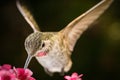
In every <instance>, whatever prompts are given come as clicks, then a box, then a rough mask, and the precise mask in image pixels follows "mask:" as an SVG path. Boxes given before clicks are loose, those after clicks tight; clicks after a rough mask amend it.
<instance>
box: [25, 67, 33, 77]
mask: <svg viewBox="0 0 120 80" xmlns="http://www.w3.org/2000/svg"><path fill="white" fill-rule="evenodd" d="M25 74H26V75H27V76H32V74H33V73H32V71H31V70H29V69H25Z"/></svg>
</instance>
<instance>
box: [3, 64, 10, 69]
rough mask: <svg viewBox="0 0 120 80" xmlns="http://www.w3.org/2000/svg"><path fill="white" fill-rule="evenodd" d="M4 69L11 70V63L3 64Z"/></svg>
mask: <svg viewBox="0 0 120 80" xmlns="http://www.w3.org/2000/svg"><path fill="white" fill-rule="evenodd" d="M1 68H2V69H5V70H10V69H11V65H9V64H4V65H3V66H1Z"/></svg>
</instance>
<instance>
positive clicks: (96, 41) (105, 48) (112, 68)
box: [0, 0, 120, 80]
mask: <svg viewBox="0 0 120 80" xmlns="http://www.w3.org/2000/svg"><path fill="white" fill-rule="evenodd" d="M21 1H23V2H24V3H25V4H26V5H27V6H28V7H29V9H30V11H31V12H32V14H33V15H34V17H35V20H36V22H37V23H38V25H39V26H40V28H41V30H42V31H59V30H61V29H62V28H64V27H65V26H66V25H67V24H68V23H69V22H71V21H72V20H73V19H74V18H76V17H77V16H79V15H80V14H82V13H84V12H85V11H87V10H88V9H89V8H91V7H92V6H94V5H95V4H97V3H98V2H99V1H100V0H26V1H25V0H21ZM119 8H120V0H114V2H113V4H112V5H111V6H110V7H109V9H108V10H107V11H106V12H105V13H104V14H103V15H102V16H101V17H100V18H99V19H98V20H97V21H96V22H95V23H94V24H92V25H91V27H90V28H89V29H88V30H87V31H85V32H84V34H83V35H82V36H81V38H80V39H79V40H78V42H77V44H76V46H75V49H74V51H73V54H72V60H73V66H72V68H71V70H70V71H69V72H68V73H66V75H68V74H69V75H70V74H71V73H72V72H78V73H79V74H84V76H83V80H120V9H119ZM0 28H1V29H0V65H2V64H5V63H7V64H11V65H13V66H16V67H23V66H24V63H25V60H26V57H27V53H26V51H25V49H24V40H25V38H26V37H27V36H28V35H29V34H30V33H32V29H31V28H30V26H29V25H28V24H27V23H26V21H25V20H24V18H23V16H22V15H21V14H20V13H19V11H18V10H17V8H16V3H15V0H1V1H0ZM29 68H30V69H31V70H32V71H33V73H34V75H33V76H34V77H35V78H36V79H37V80H64V78H63V76H60V75H59V74H55V75H54V76H53V77H50V76H48V75H47V74H46V73H45V72H44V70H43V67H41V65H39V64H38V62H37V61H36V59H35V58H34V59H32V61H31V63H30V65H29Z"/></svg>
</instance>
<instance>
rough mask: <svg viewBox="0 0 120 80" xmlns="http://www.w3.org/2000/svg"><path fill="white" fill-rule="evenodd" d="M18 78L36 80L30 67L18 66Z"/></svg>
mask: <svg viewBox="0 0 120 80" xmlns="http://www.w3.org/2000/svg"><path fill="white" fill-rule="evenodd" d="M15 71H16V74H17V78H18V79H20V80H35V79H34V78H33V77H31V76H32V74H33V73H32V71H30V70H29V69H23V68H16V69H15Z"/></svg>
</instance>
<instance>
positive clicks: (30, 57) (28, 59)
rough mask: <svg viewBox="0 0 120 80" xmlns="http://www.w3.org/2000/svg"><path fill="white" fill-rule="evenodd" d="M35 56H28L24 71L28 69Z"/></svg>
mask: <svg viewBox="0 0 120 80" xmlns="http://www.w3.org/2000/svg"><path fill="white" fill-rule="evenodd" d="M32 57H33V56H31V55H28V57H27V59H26V62H25V65H24V69H26V68H27V67H28V65H29V63H30V61H31V59H32Z"/></svg>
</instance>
